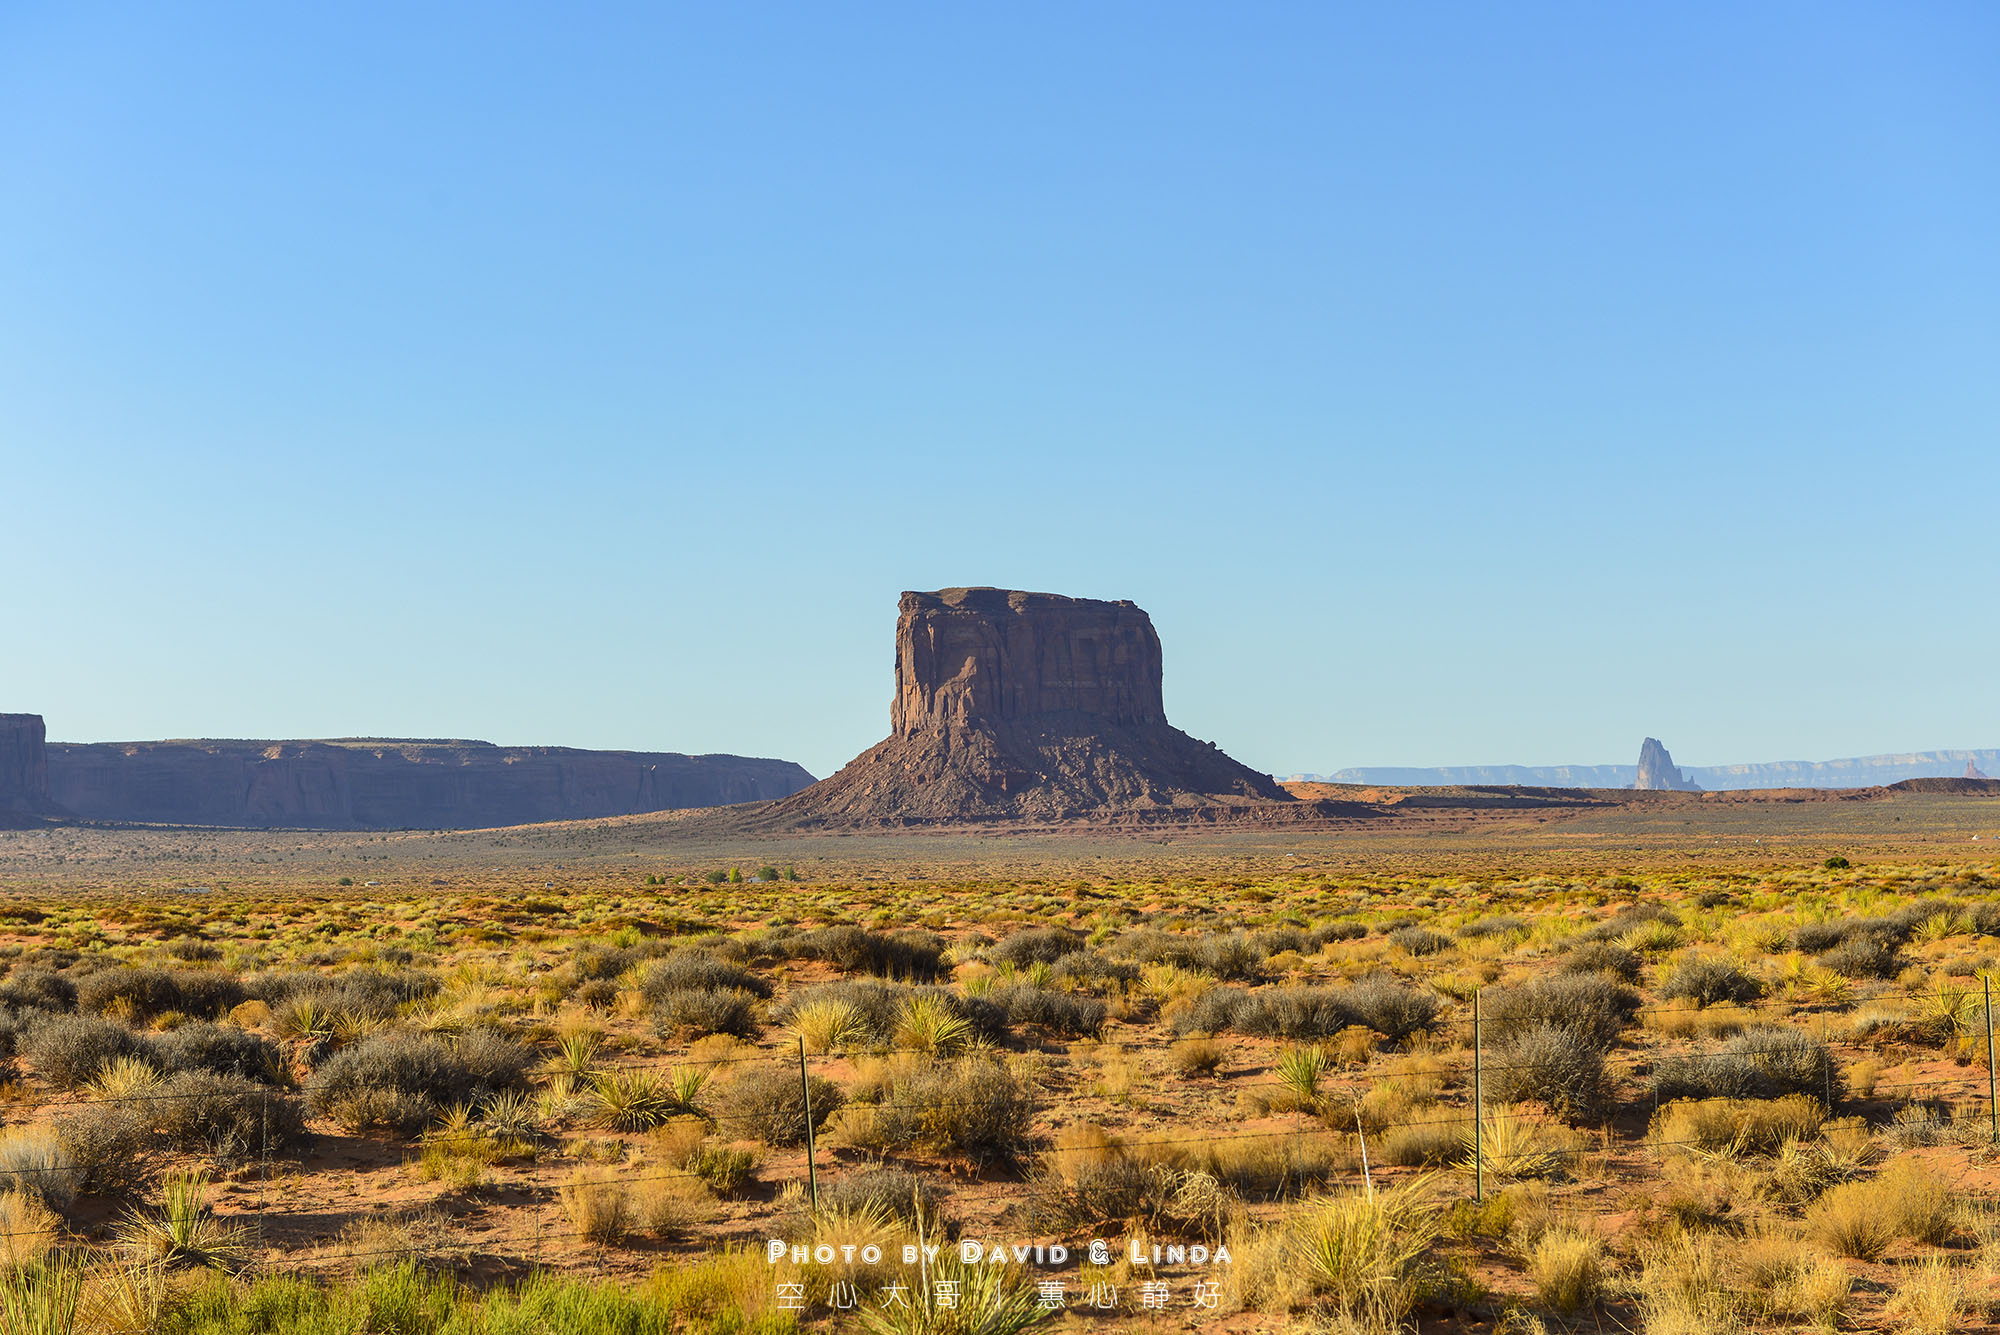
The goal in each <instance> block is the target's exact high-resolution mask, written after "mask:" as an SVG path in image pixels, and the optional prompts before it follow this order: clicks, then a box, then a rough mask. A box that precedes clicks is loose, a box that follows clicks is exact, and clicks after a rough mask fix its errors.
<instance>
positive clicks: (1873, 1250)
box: [1805, 1182, 1896, 1261]
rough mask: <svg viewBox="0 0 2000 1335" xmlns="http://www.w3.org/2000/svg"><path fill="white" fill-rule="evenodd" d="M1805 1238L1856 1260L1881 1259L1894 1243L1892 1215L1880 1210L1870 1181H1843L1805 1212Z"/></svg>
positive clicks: (1837, 1253) (1876, 1194)
mask: <svg viewBox="0 0 2000 1335" xmlns="http://www.w3.org/2000/svg"><path fill="white" fill-rule="evenodd" d="M1805 1228H1806V1233H1807V1236H1809V1237H1811V1238H1812V1239H1813V1240H1814V1241H1815V1242H1817V1243H1819V1244H1820V1245H1821V1246H1823V1247H1825V1248H1826V1249H1827V1250H1829V1251H1831V1252H1833V1253H1834V1254H1835V1255H1836V1256H1849V1257H1853V1258H1854V1259H1855V1260H1857V1261H1876V1260H1880V1259H1881V1257H1882V1254H1883V1253H1884V1252H1886V1251H1888V1250H1889V1244H1890V1243H1892V1242H1894V1241H1895V1240H1896V1224H1895V1219H1894V1217H1893V1216H1892V1215H1889V1214H1887V1213H1885V1212H1884V1211H1883V1209H1882V1208H1881V1201H1880V1199H1879V1197H1878V1193H1877V1191H1876V1189H1875V1184H1874V1183H1872V1182H1846V1183H1842V1184H1840V1185H1838V1186H1835V1187H1830V1188H1828V1189H1827V1191H1826V1192H1825V1193H1823V1194H1822V1195H1821V1196H1820V1198H1819V1199H1818V1200H1816V1201H1814V1202H1813V1203H1812V1205H1811V1206H1810V1207H1808V1208H1807V1210H1806V1215H1805Z"/></svg>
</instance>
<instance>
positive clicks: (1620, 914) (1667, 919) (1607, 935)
mask: <svg viewBox="0 0 2000 1335" xmlns="http://www.w3.org/2000/svg"><path fill="white" fill-rule="evenodd" d="M1680 922H1681V920H1680V917H1679V916H1678V915H1677V914H1675V913H1674V911H1673V910H1672V909H1669V908H1666V907H1664V906H1662V905H1659V904H1628V905H1626V906H1625V907H1624V908H1622V909H1619V910H1618V911H1617V912H1616V913H1614V914H1612V915H1611V916H1610V917H1609V918H1606V919H1605V920H1604V921H1603V922H1600V923H1597V924H1595V925H1594V926H1590V927H1586V928H1584V929H1583V930H1582V931H1581V932H1578V933H1577V934H1576V940H1577V941H1578V942H1586V941H1620V940H1623V939H1624V938H1626V937H1628V936H1630V935H1631V934H1632V933H1633V932H1635V931H1639V930H1640V929H1642V928H1644V927H1645V926H1647V924H1649V923H1660V924H1664V925H1665V926H1667V927H1672V928H1678V927H1679V926H1680Z"/></svg>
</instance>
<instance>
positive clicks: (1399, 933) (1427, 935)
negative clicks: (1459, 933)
mask: <svg viewBox="0 0 2000 1335" xmlns="http://www.w3.org/2000/svg"><path fill="white" fill-rule="evenodd" d="M1389 944H1390V945H1392V946H1394V947H1396V948H1397V949H1398V950H1402V951H1407V952H1408V953H1409V954H1412V955H1416V956H1419V957H1421V956H1424V955H1435V954H1437V953H1438V952H1439V951H1442V950H1446V949H1448V948H1449V947H1450V946H1451V938H1450V937H1448V936H1446V935H1445V934H1444V933H1443V932H1434V931H1432V930H1431V929H1430V928H1428V927H1398V928H1397V929H1396V930H1395V931H1393V932H1391V933H1389Z"/></svg>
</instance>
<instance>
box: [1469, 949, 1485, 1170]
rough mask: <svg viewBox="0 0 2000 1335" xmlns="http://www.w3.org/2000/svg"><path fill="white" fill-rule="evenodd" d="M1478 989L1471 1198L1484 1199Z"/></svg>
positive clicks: (1474, 1011)
mask: <svg viewBox="0 0 2000 1335" xmlns="http://www.w3.org/2000/svg"><path fill="white" fill-rule="evenodd" d="M1480 1037H1481V1035H1480V1032H1479V989H1478V988H1476V987H1475V988H1473V989H1472V1199H1473V1200H1475V1201H1483V1200H1485V1199H1486V1132H1485V1128H1484V1127H1483V1126H1482V1125H1481V1123H1482V1122H1483V1121H1484V1120H1485V1106H1484V1105H1485V1102H1486V1099H1485V1093H1486V1091H1485V1087H1484V1086H1485V1070H1484V1069H1483V1068H1484V1066H1485V1062H1484V1060H1483V1058H1482V1054H1481V1052H1480Z"/></svg>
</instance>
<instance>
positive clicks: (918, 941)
mask: <svg viewBox="0 0 2000 1335" xmlns="http://www.w3.org/2000/svg"><path fill="white" fill-rule="evenodd" d="M783 949H784V953H785V954H786V955H787V956H788V957H790V958H792V959H818V960H825V961H827V962H828V963H830V964H832V965H833V966H834V967H835V968H837V969H839V970H841V971H842V972H843V973H869V974H874V975H875V976H877V977H880V978H908V979H912V980H915V981H918V982H926V983H927V982H930V981H931V980H933V979H935V978H936V977H937V976H938V975H939V974H940V973H942V972H944V957H945V951H946V945H945V940H944V938H943V937H941V936H939V935H937V934H936V933H934V932H925V931H917V930H912V931H902V932H871V931H868V930H867V929H865V928H861V927H854V926H851V925H843V926H837V927H822V928H819V929H818V930H816V931H811V932H801V933H800V934H799V935H797V936H794V937H791V938H789V939H788V940H786V941H785V943H784V947H783Z"/></svg>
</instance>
